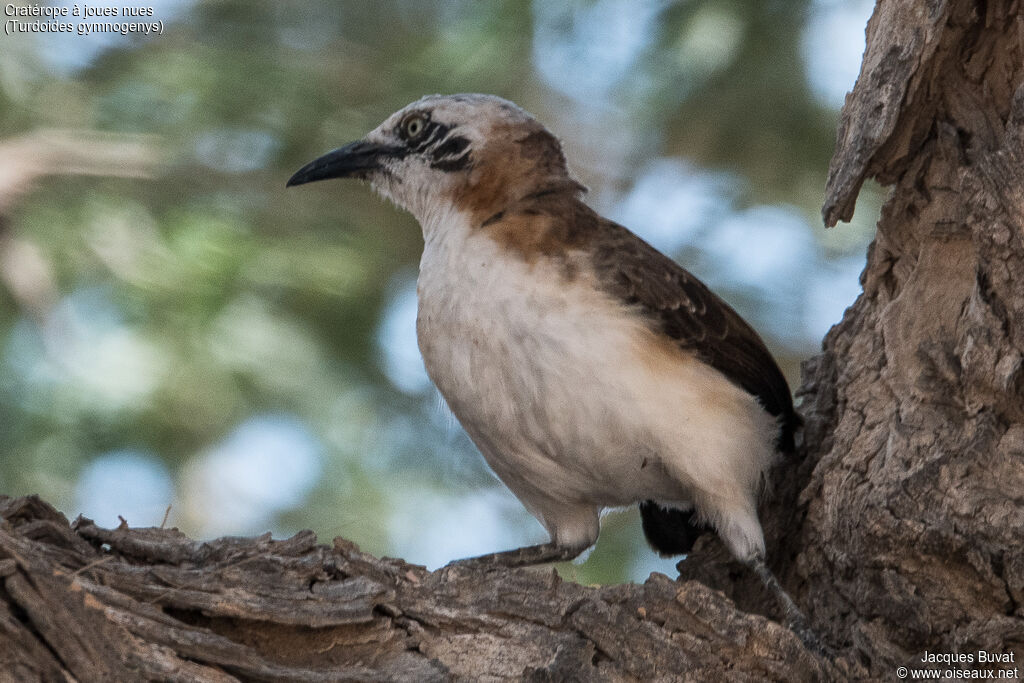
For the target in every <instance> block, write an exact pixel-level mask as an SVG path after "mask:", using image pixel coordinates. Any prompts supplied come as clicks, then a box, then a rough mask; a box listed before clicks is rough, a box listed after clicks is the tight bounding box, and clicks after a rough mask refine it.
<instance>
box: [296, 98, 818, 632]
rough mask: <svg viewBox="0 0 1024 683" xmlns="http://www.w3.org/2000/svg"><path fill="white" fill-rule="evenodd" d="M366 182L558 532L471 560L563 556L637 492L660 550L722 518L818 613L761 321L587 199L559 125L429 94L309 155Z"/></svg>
mask: <svg viewBox="0 0 1024 683" xmlns="http://www.w3.org/2000/svg"><path fill="white" fill-rule="evenodd" d="M327 178H359V179H363V180H366V181H369V183H370V185H371V187H372V188H373V189H374V190H376V191H377V192H379V193H380V194H381V195H383V196H385V197H387V198H388V199H390V200H392V201H393V202H395V203H396V204H397V205H398V206H400V207H402V208H403V209H406V210H407V211H409V212H411V213H412V214H413V216H415V217H416V219H417V220H418V221H419V223H420V226H422V229H423V237H424V249H423V257H422V259H421V261H420V272H419V279H418V281H417V294H418V299H419V310H418V316H417V325H416V327H417V334H418V339H419V346H420V350H421V352H422V354H423V360H424V362H425V364H426V369H427V372H428V374H429V375H430V378H431V379H432V380H433V382H434V383H435V384H436V385H437V388H438V389H439V390H440V392H441V394H442V395H443V396H444V398H445V399H446V401H447V402H448V405H449V407H450V408H451V410H452V412H453V413H454V414H455V416H456V417H457V418H458V420H459V422H460V423H461V424H462V426H463V427H464V428H465V430H466V432H467V433H468V434H469V436H470V437H471V438H472V440H473V442H474V443H475V444H476V445H477V447H478V448H479V449H480V452H481V453H482V454H483V456H484V458H485V459H486V461H487V463H488V465H490V467H491V468H492V469H493V470H494V472H495V473H496V474H497V475H498V477H499V478H500V479H501V480H502V481H503V482H504V483H505V484H506V485H507V486H508V488H509V489H511V491H512V492H513V493H514V494H515V495H516V496H517V497H518V498H519V500H520V501H522V503H523V505H525V506H526V508H527V509H528V510H529V511H530V512H531V513H532V514H533V515H534V516H536V517H537V519H538V520H540V522H541V523H542V524H543V525H544V527H545V528H546V529H547V531H548V533H549V534H550V536H551V540H550V542H548V543H544V544H541V545H536V546H530V547H526V548H520V549H517V550H509V551H505V552H498V553H494V554H491V555H485V556H482V557H478V558H470V559H468V560H460V561H459V562H460V563H467V564H471V565H504V566H521V565H530V564H538V563H543V562H551V561H556V560H568V559H571V558H574V557H576V556H578V555H579V554H580V553H582V552H583V551H584V550H585V549H587V548H589V547H590V546H592V545H593V544H594V543H595V542H596V541H597V536H598V532H599V528H600V525H599V520H600V514H601V511H602V510H603V509H604V508H608V507H618V506H626V505H630V504H633V503H639V505H640V513H641V517H642V520H643V530H644V534H645V535H646V537H647V540H648V541H649V542H650V544H651V545H652V546H653V547H654V548H655V549H656V550H658V551H659V552H660V553H662V554H664V555H677V554H683V553H687V552H688V551H689V550H690V549H691V547H692V546H693V543H694V541H695V539H696V537H697V536H698V535H699V534H700V533H701V531H702V530H704V529H706V528H711V529H714V530H715V531H716V532H717V533H718V535H719V536H720V537H721V539H722V540H723V541H724V542H725V544H726V545H727V546H728V548H729V550H730V551H731V552H732V554H733V555H734V556H735V557H736V558H737V559H739V560H741V561H743V562H745V563H747V564H748V565H749V566H750V567H751V568H752V569H753V570H754V571H755V572H757V574H758V576H760V577H761V579H762V580H763V581H764V582H765V584H766V585H767V586H768V588H770V589H771V590H772V592H773V593H774V594H775V596H776V597H777V599H778V600H779V602H780V603H781V605H782V607H783V609H784V611H785V613H786V617H787V620H788V621H790V622H791V625H793V626H794V628H795V629H797V630H798V632H800V633H801V635H802V636H803V637H804V638H805V640H808V639H813V635H812V634H811V633H810V632H809V631H808V630H807V627H806V623H805V621H804V619H803V617H802V615H801V614H800V612H799V610H798V609H797V608H796V606H795V605H794V603H793V602H792V600H791V599H790V598H789V596H788V595H787V594H786V593H785V592H784V591H783V589H782V588H781V586H780V585H779V584H778V582H777V581H776V580H775V577H774V576H773V575H772V574H771V572H770V571H769V570H768V568H767V566H766V565H765V562H764V556H765V543H764V535H763V533H762V530H761V525H760V523H759V521H758V515H757V499H758V492H759V490H760V488H761V486H762V484H763V480H764V478H765V476H766V473H767V472H768V470H769V468H770V467H771V466H772V464H773V463H774V462H775V460H776V458H777V457H779V454H780V453H781V454H784V453H787V452H790V451H792V450H793V438H794V431H795V430H796V429H797V428H798V427H799V425H800V418H799V417H798V416H797V414H796V413H795V411H794V409H793V403H792V399H791V397H790V393H789V387H788V386H787V384H786V381H785V379H784V378H783V376H782V373H781V372H780V371H779V368H778V366H777V365H776V363H775V361H774V360H773V359H772V356H771V354H770V353H769V352H768V350H767V349H766V348H765V345H764V342H762V340H761V338H760V337H759V336H758V335H757V333H756V332H754V330H753V329H751V327H750V326H749V325H747V323H746V322H744V321H743V320H742V319H741V318H740V316H739V315H738V314H737V313H736V312H735V311H734V310H733V309H732V308H730V307H729V306H728V305H727V304H726V303H725V302H723V301H722V300H721V299H720V298H718V297H717V296H716V295H715V294H714V293H712V292H711V291H710V290H709V289H708V288H707V287H706V286H705V285H704V284H703V283H701V282H700V280H698V279H697V278H696V277H694V276H693V275H691V274H690V273H689V272H687V271H686V270H684V269H683V268H681V267H680V266H679V265H677V264H676V263H675V262H673V261H672V260H671V259H669V258H668V257H666V256H665V255H663V254H661V253H660V252H658V251H657V250H655V249H654V248H653V247H651V246H650V245H649V244H647V243H646V242H644V241H643V240H641V239H640V238H639V237H637V236H636V235H634V234H633V233H632V232H630V231H629V230H627V229H626V228H624V227H622V226H621V225H617V224H616V223H614V222H612V221H610V220H607V219H605V218H602V217H601V216H599V215H598V214H597V213H595V212H594V211H593V210H592V209H591V208H589V207H588V206H587V205H586V204H585V203H583V201H582V200H581V195H582V194H583V193H584V191H585V190H584V188H583V186H582V185H580V184H579V183H578V182H577V181H576V180H574V179H573V177H572V176H571V175H570V173H569V171H568V169H567V167H566V161H565V156H564V155H563V153H562V148H561V144H560V143H559V141H558V139H557V138H556V137H555V136H554V135H552V134H551V133H550V132H548V130H547V129H546V128H545V127H544V126H543V125H541V124H540V123H539V122H538V121H537V120H536V119H534V118H533V117H532V116H530V115H529V114H528V113H526V112H525V111H523V110H522V109H520V108H519V107H517V106H516V105H514V104H512V103H511V102H508V101H506V100H503V99H501V98H498V97H494V96H489V95H475V94H474V95H451V96H439V95H433V96H429V97H424V98H423V99H421V100H419V101H417V102H414V103H412V104H410V105H408V106H407V107H405V108H404V109H402V110H401V111H398V112H396V113H395V114H393V115H391V116H390V117H388V119H387V120H386V121H384V123H383V124H381V125H380V126H379V127H378V128H377V129H376V130H374V131H372V132H370V133H369V134H368V135H367V136H366V137H365V138H363V139H362V140H359V141H357V142H353V143H351V144H348V145H346V146H344V147H341V148H340V149H337V150H335V151H333V152H329V153H328V154H325V155H324V156H322V157H320V158H319V159H317V160H315V161H313V162H311V163H309V164H307V165H306V166H304V167H303V168H302V169H300V170H299V171H298V172H297V173H296V174H295V175H294V176H293V177H292V178H291V179H290V180H289V181H288V184H289V185H299V184H302V183H308V182H311V181H315V180H324V179H327Z"/></svg>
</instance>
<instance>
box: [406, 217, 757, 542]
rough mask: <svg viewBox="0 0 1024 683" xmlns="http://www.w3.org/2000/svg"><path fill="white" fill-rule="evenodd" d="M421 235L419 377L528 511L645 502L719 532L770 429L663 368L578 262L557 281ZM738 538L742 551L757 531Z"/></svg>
mask: <svg viewBox="0 0 1024 683" xmlns="http://www.w3.org/2000/svg"><path fill="white" fill-rule="evenodd" d="M424 233H425V237H426V244H425V249H424V253H423V258H422V260H421V264H420V276H419V281H418V295H419V315H418V320H417V332H418V338H419V345H420V349H421V351H422V353H423V358H424V362H425V365H426V368H427V372H428V373H429V374H430V377H431V379H432V380H433V381H434V383H435V384H436V385H437V387H438V389H439V390H440V391H441V393H442V395H443V396H444V397H445V399H446V400H447V402H448V405H449V406H450V408H451V409H452V411H453V412H454V413H455V415H456V417H457V418H458V419H459V421H460V422H461V424H462V425H463V427H464V428H465V429H466V431H467V432H468V433H469V435H470V436H471V437H472V438H473V440H474V442H475V443H476V444H477V446H478V447H479V448H480V450H481V452H482V453H483V455H484V457H485V458H486V460H487V462H488V463H489V464H490V466H491V467H492V468H493V469H494V471H495V472H496V474H497V475H498V476H499V477H500V478H501V479H502V481H504V482H505V484H506V485H508V486H509V488H510V489H511V490H512V491H513V493H515V494H516V495H517V496H518V497H519V498H520V499H521V500H523V502H524V503H525V504H526V505H527V507H529V508H530V509H531V511H533V512H534V513H535V514H538V516H541V517H543V516H544V509H545V505H548V504H549V503H551V502H552V501H566V502H572V503H577V502H579V503H587V504H593V505H595V506H618V505H626V504H629V503H632V502H635V501H639V500H645V499H655V500H662V501H667V502H674V503H689V502H697V503H700V504H702V507H704V509H705V510H710V511H711V512H710V513H708V514H709V515H710V516H711V517H716V518H720V517H722V516H728V515H729V514H731V513H730V512H729V510H730V509H731V508H733V507H735V508H740V507H743V508H745V507H749V506H750V504H751V502H750V501H752V500H753V491H754V489H755V488H756V486H757V483H758V479H759V478H760V476H761V475H762V473H763V471H764V470H765V468H766V467H767V466H768V464H769V463H770V460H771V458H772V456H773V453H774V449H773V447H772V440H773V438H774V435H775V431H776V425H775V423H774V421H773V420H772V418H771V417H770V416H768V415H767V413H765V411H764V410H763V409H761V408H760V406H759V405H758V404H757V403H756V402H755V400H754V399H753V397H751V396H750V395H749V394H747V393H746V392H745V391H743V390H742V389H739V388H738V387H736V386H734V385H733V384H731V383H730V382H728V381H727V380H726V379H725V378H724V377H723V376H722V375H721V374H720V373H718V372H717V371H715V370H713V369H711V368H709V367H708V366H706V365H704V364H702V363H700V362H698V361H697V360H696V359H693V358H690V357H687V356H686V355H685V354H683V353H681V352H680V353H677V354H676V353H667V352H666V351H665V348H666V345H664V344H662V345H659V344H658V343H657V342H658V340H656V339H655V338H654V337H655V335H654V334H653V333H652V332H651V331H650V330H649V329H648V328H647V327H646V326H645V325H644V324H643V321H641V320H640V319H639V317H638V316H636V315H635V314H634V313H633V312H632V311H630V310H629V309H627V308H626V307H625V306H624V305H623V304H621V303H619V302H617V301H615V300H613V299H612V298H611V297H610V296H609V295H607V294H605V293H604V292H603V291H602V290H600V289H599V288H598V287H597V286H596V280H595V279H594V274H593V272H592V271H591V270H590V269H589V266H588V265H587V264H586V262H585V257H584V255H583V254H578V255H577V256H578V258H579V260H580V263H579V267H578V268H575V269H574V270H575V271H576V272H575V274H574V275H573V276H572V277H568V276H567V275H566V270H565V268H564V264H563V263H562V262H559V261H557V260H554V259H548V258H545V257H543V256H538V257H537V258H535V259H534V260H533V261H532V262H528V261H527V260H526V259H524V258H521V257H520V256H519V255H516V254H513V253H510V252H508V251H507V250H505V248H503V247H502V246H501V245H500V244H498V243H497V242H495V241H494V240H492V239H491V238H490V237H489V235H488V234H487V232H486V231H485V230H483V229H481V228H472V227H470V226H469V225H468V224H467V223H466V221H464V220H462V219H461V218H460V217H459V216H458V215H457V214H456V215H448V216H443V217H437V218H436V219H435V221H434V224H433V225H430V224H429V222H428V223H425V224H424ZM711 499H714V501H713V504H711V503H709V502H708V501H711ZM745 514H746V513H745ZM753 519H754V521H753V524H754V525H756V524H757V522H756V515H755V516H754V518H753ZM542 521H544V520H543V519H542ZM713 521H714V520H713ZM549 528H550V525H549ZM743 534H745V535H749V536H751V542H752V543H754V542H755V539H753V537H754V536H757V537H760V529H759V527H758V528H757V529H756V533H755V530H754V529H749V530H745V531H744V532H743Z"/></svg>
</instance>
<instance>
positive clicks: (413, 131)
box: [402, 114, 427, 140]
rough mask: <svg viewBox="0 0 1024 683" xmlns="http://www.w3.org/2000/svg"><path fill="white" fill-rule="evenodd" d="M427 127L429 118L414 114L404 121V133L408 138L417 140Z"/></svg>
mask: <svg viewBox="0 0 1024 683" xmlns="http://www.w3.org/2000/svg"><path fill="white" fill-rule="evenodd" d="M426 129H427V119H426V118H424V117H423V116H420V115H418V114H414V115H412V116H410V117H408V118H407V119H405V121H402V134H403V136H404V137H405V139H406V140H415V139H416V138H418V137H419V136H420V135H422V134H423V131H425V130H426Z"/></svg>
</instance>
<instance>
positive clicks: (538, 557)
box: [446, 543, 589, 570]
mask: <svg viewBox="0 0 1024 683" xmlns="http://www.w3.org/2000/svg"><path fill="white" fill-rule="evenodd" d="M588 547H589V546H582V547H580V546H561V545H558V544H557V543H541V544H539V545H529V546H525V547H523V548H516V549H515V550H504V551H502V552H500V553H490V554H487V555H479V556H477V557H467V558H464V559H461V560H455V561H453V562H450V563H448V565H447V566H446V568H447V567H465V568H468V569H485V570H486V569H497V568H499V567H504V568H512V567H529V566H531V565H535V564H547V563H548V562H565V561H567V560H572V559H574V558H576V557H579V555H580V553H582V552H583V551H584V550H586V549H587V548H588Z"/></svg>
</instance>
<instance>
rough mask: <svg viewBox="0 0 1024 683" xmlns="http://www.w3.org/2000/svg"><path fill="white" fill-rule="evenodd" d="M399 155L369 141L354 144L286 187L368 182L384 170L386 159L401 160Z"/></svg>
mask: <svg viewBox="0 0 1024 683" xmlns="http://www.w3.org/2000/svg"><path fill="white" fill-rule="evenodd" d="M398 152H399V149H398V148H397V147H389V146H387V145H379V144H377V143H374V142H367V141H366V140H357V141H356V142H350V143H348V144H347V145H345V146H344V147H340V148H338V149H336V150H334V151H333V152H328V153H327V154H325V155H323V156H322V157H320V158H318V159H314V160H313V161H311V162H309V163H308V164H306V165H305V166H303V167H302V168H300V169H299V170H298V171H296V172H295V175H293V176H292V177H291V178H289V179H288V184H287V185H285V187H291V186H292V185H302V184H303V183H311V182H313V181H315V180H327V179H328V178H366V176H367V175H368V174H369V173H372V172H373V171H378V170H380V169H381V161H383V160H384V159H385V158H386V157H394V156H399V154H398Z"/></svg>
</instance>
